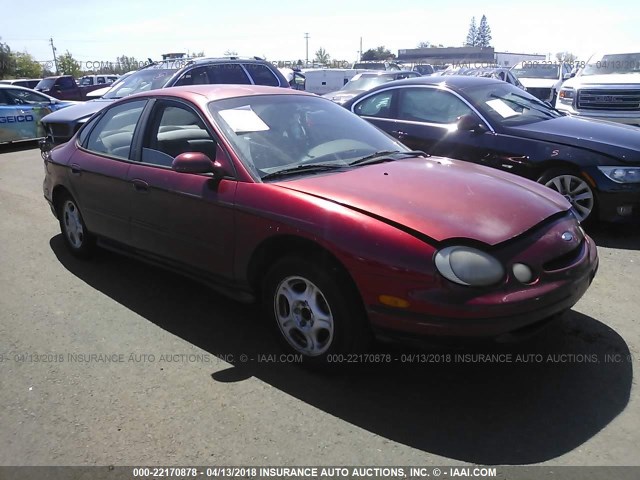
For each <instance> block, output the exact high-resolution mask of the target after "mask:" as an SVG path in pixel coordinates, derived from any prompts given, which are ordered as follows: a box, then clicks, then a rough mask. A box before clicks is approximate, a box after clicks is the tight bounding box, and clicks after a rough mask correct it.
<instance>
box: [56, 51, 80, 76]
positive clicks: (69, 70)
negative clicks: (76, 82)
mask: <svg viewBox="0 0 640 480" xmlns="http://www.w3.org/2000/svg"><path fill="white" fill-rule="evenodd" d="M58 69H59V70H60V72H61V73H62V75H73V76H74V77H79V76H80V75H81V74H82V70H81V69H80V64H79V63H78V61H77V60H76V59H75V58H73V55H71V53H69V50H67V51H66V52H65V53H64V54H63V55H60V56H59V57H58Z"/></svg>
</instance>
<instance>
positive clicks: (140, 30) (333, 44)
mask: <svg viewBox="0 0 640 480" xmlns="http://www.w3.org/2000/svg"><path fill="white" fill-rule="evenodd" d="M53 5H55V7H54V6H53ZM25 8H27V3H22V4H17V3H14V2H8V1H6V2H4V5H3V13H2V17H1V19H0V37H2V41H3V42H6V43H8V44H9V45H10V46H11V48H12V49H13V50H18V51H23V50H27V51H28V52H29V53H31V54H32V55H34V56H35V57H36V59H37V60H51V58H52V54H51V48H50V46H49V43H48V39H49V37H53V39H54V43H55V45H56V47H57V49H58V53H63V52H64V51H66V50H69V51H70V52H71V53H72V54H73V55H74V57H75V58H76V59H78V60H81V61H84V62H87V61H109V60H111V61H112V60H115V58H116V57H117V56H119V55H122V54H126V55H129V56H134V57H136V58H137V59H139V60H143V59H146V58H148V57H151V58H154V59H157V58H159V57H160V54H162V53H165V52H175V51H184V52H187V51H189V52H194V51H195V52H197V51H204V52H205V53H206V54H207V55H208V56H218V55H222V54H224V52H225V51H227V50H234V51H237V52H238V53H239V54H240V55H260V56H266V57H267V58H268V59H269V60H296V59H299V58H300V59H304V58H305V39H304V34H305V32H308V33H309V35H310V38H309V58H310V59H311V58H313V57H314V52H315V51H316V50H317V49H318V48H319V47H323V48H324V49H325V50H327V52H328V53H329V54H330V55H331V58H334V59H340V60H342V59H345V60H354V59H355V58H356V55H357V51H358V49H359V43H360V37H362V39H363V49H364V50H367V49H368V48H374V47H377V46H379V45H385V46H386V47H387V48H389V49H390V50H391V51H392V52H394V53H396V54H397V51H398V49H401V48H414V47H415V46H416V45H417V44H418V42H420V41H429V42H432V43H436V44H438V43H442V44H443V45H445V46H460V45H461V44H462V42H463V40H464V38H465V37H466V33H467V29H468V26H469V22H470V19H471V17H472V16H475V17H476V20H477V21H479V19H480V17H481V16H482V15H483V14H484V15H486V16H487V19H488V21H489V25H490V26H491V29H492V34H493V42H492V43H493V46H494V47H495V48H496V50H498V51H510V52H517V53H540V54H549V53H552V54H554V55H555V53H556V52H558V51H564V50H567V51H571V52H574V53H576V54H578V56H579V58H581V59H583V58H585V57H586V56H588V55H589V54H590V53H592V52H594V51H597V50H634V51H640V1H638V0H620V1H617V2H611V1H610V2H604V1H602V0H601V1H592V0H584V1H574V0H569V1H564V2H563V1H549V0H539V1H537V2H536V3H535V6H534V4H533V3H528V2H527V3H525V2H522V3H518V2H515V1H504V0H484V1H479V0H473V1H469V0H457V1H444V2H443V1H438V2H428V1H426V0H422V1H415V0H403V1H399V2H389V1H386V2H382V1H379V0H368V1H357V0H353V1H345V0H341V1H335V0H322V1H315V2H314V1H312V0H311V1H300V0H298V1H291V0H280V1H278V2H276V1H274V2H267V1H264V0H263V1H256V0H243V1H236V2H230V1H227V2H212V1H205V0H183V1H175V0H172V1H167V0H154V1H153V2H150V1H146V0H141V1H137V2H136V1H135V0H109V1H105V2H88V1H86V0H57V1H55V2H52V1H51V0H46V1H43V0H29V2H28V11H29V12H33V13H34V16H33V17H32V18H31V19H29V20H28V19H27V18H25Z"/></svg>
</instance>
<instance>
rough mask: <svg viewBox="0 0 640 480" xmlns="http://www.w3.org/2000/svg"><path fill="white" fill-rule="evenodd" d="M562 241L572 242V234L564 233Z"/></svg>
mask: <svg viewBox="0 0 640 480" xmlns="http://www.w3.org/2000/svg"><path fill="white" fill-rule="evenodd" d="M562 239H563V240H564V241H565V242H570V241H571V240H573V234H572V233H571V232H564V233H563V234H562Z"/></svg>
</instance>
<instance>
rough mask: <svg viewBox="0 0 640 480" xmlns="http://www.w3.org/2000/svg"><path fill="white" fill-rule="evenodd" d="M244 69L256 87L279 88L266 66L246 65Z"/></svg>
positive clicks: (277, 82)
mask: <svg viewBox="0 0 640 480" xmlns="http://www.w3.org/2000/svg"><path fill="white" fill-rule="evenodd" d="M244 68H246V69H247V72H249V75H251V78H253V83H255V84H256V85H267V86H270V87H279V86H280V81H279V80H278V78H277V77H276V76H275V75H274V73H273V72H272V71H271V69H270V68H269V67H267V66H266V65H261V64H259V63H247V64H245V65H244Z"/></svg>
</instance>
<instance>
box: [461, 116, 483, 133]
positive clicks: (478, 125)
mask: <svg viewBox="0 0 640 480" xmlns="http://www.w3.org/2000/svg"><path fill="white" fill-rule="evenodd" d="M456 123H457V125H458V130H463V131H467V132H478V133H480V132H484V131H485V130H486V128H485V126H484V125H483V124H482V122H481V121H480V119H479V118H478V117H477V116H476V115H473V114H472V113H468V114H466V115H462V116H460V117H458V119H457V122H456Z"/></svg>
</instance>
